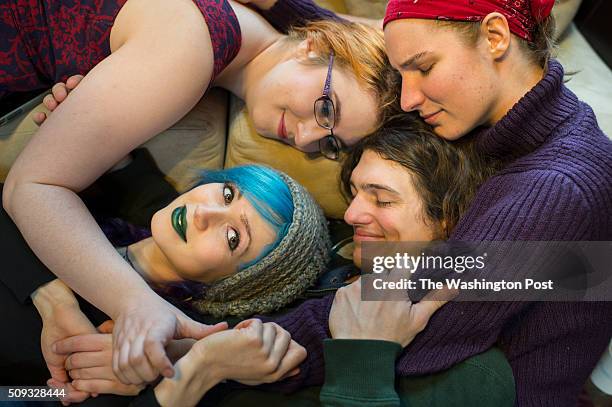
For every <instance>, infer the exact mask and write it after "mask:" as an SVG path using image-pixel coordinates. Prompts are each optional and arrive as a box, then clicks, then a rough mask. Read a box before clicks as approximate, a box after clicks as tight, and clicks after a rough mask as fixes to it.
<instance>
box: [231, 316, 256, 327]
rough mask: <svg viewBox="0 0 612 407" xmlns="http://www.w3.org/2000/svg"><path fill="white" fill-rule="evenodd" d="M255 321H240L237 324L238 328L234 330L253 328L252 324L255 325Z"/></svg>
mask: <svg viewBox="0 0 612 407" xmlns="http://www.w3.org/2000/svg"><path fill="white" fill-rule="evenodd" d="M254 320H255V319H254V318H251V319H245V320H244V321H240V322H238V323H237V324H236V326H235V327H234V329H244V328H248V327H249V326H251V324H252V323H253V321H254Z"/></svg>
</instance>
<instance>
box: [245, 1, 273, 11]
mask: <svg viewBox="0 0 612 407" xmlns="http://www.w3.org/2000/svg"><path fill="white" fill-rule="evenodd" d="M276 1H277V0H238V2H240V3H242V4H248V5H252V6H255V7H257V8H258V9H260V10H270V9H271V8H272V7H273V6H274V5H275V4H276Z"/></svg>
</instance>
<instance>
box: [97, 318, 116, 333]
mask: <svg viewBox="0 0 612 407" xmlns="http://www.w3.org/2000/svg"><path fill="white" fill-rule="evenodd" d="M114 327H115V321H113V320H112V319H109V320H108V321H104V322H102V323H101V324H100V326H98V328H97V329H98V332H100V333H101V334H112V333H113V328H114Z"/></svg>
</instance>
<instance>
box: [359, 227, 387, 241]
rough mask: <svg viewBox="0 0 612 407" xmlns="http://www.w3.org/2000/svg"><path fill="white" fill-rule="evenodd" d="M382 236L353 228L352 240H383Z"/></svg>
mask: <svg viewBox="0 0 612 407" xmlns="http://www.w3.org/2000/svg"><path fill="white" fill-rule="evenodd" d="M384 238H385V237H384V236H380V235H376V234H373V233H369V232H367V231H365V230H360V229H355V233H354V235H353V241H355V242H361V241H365V240H384Z"/></svg>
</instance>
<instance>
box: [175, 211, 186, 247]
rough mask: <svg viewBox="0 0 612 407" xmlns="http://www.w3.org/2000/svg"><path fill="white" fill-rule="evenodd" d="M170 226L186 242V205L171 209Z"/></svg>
mask: <svg viewBox="0 0 612 407" xmlns="http://www.w3.org/2000/svg"><path fill="white" fill-rule="evenodd" d="M172 227H173V228H174V230H175V231H176V233H177V234H178V235H179V236H180V238H181V239H183V241H184V242H185V243H187V207H186V206H185V205H183V206H179V207H178V208H176V209H175V210H173V211H172Z"/></svg>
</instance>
